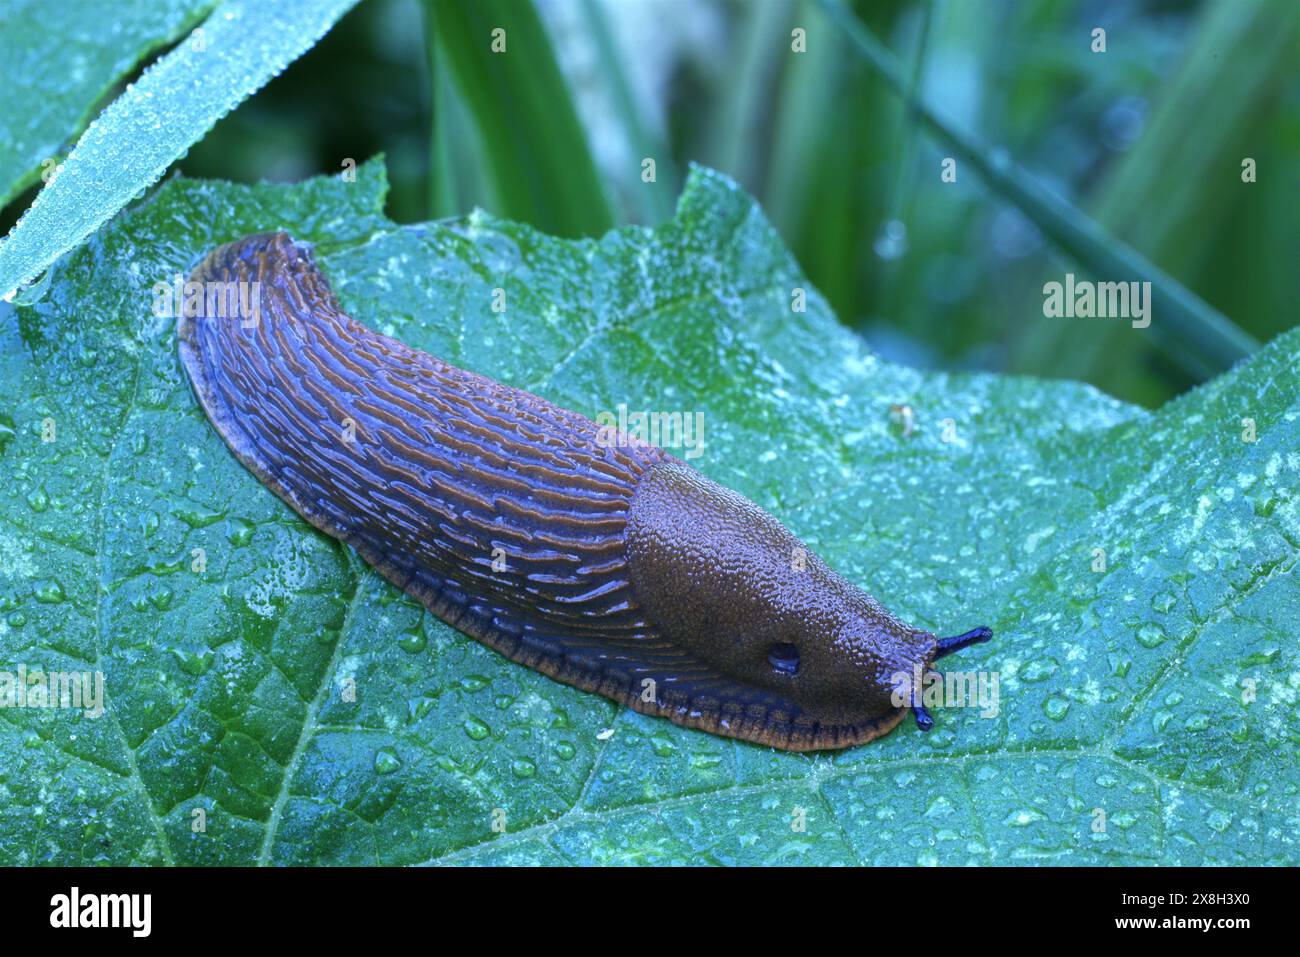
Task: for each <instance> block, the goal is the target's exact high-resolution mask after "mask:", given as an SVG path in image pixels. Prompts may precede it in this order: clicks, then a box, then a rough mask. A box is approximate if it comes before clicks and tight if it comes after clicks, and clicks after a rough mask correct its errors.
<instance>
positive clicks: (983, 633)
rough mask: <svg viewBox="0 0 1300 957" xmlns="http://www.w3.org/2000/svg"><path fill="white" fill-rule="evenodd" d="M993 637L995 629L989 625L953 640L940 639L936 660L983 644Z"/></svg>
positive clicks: (954, 637) (955, 637) (957, 636)
mask: <svg viewBox="0 0 1300 957" xmlns="http://www.w3.org/2000/svg"><path fill="white" fill-rule="evenodd" d="M992 637H993V629H992V628H990V627H989V626H988V625H981V626H980V627H978V628H976V629H975V630H974V631H968V632H966V634H964V635H954V636H953V637H951V638H940V639H939V650H938V651H936V652H935V655H934V657H935V659H936V660H937V659H939V658H942V657H943V656H944V655H950V654H952V653H953V652H954V651H961V650H962V649H963V648H969V647H970V646H971V645H978V644H982V643H983V642H986V641H988V640H989V639H990V638H992Z"/></svg>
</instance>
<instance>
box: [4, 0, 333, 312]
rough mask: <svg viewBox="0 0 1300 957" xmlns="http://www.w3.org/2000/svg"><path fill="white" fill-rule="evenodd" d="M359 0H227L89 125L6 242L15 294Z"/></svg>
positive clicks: (7, 281) (9, 291) (8, 284)
mask: <svg viewBox="0 0 1300 957" xmlns="http://www.w3.org/2000/svg"><path fill="white" fill-rule="evenodd" d="M355 3H356V0H283V2H280V3H274V4H267V3H259V2H257V0H230V2H228V3H225V4H223V5H222V6H220V7H218V8H217V9H216V10H215V11H214V12H213V14H212V15H211V16H210V17H209V18H208V19H207V20H206V21H205V22H204V24H203V34H202V44H201V47H200V45H199V44H198V43H197V42H193V41H192V42H187V43H184V44H182V45H181V46H179V47H177V48H176V49H175V50H173V51H172V52H171V53H169V54H167V55H166V56H165V57H163V58H162V59H161V60H159V61H158V62H157V63H156V64H155V65H154V66H152V67H151V68H150V69H148V70H146V71H145V73H144V75H143V76H141V77H140V80H139V81H138V82H136V83H134V84H132V85H131V86H130V87H129V88H128V89H127V90H126V91H125V92H124V93H123V94H122V95H121V96H119V97H118V98H117V99H116V100H114V101H113V102H112V103H111V104H109V106H108V107H107V108H106V109H105V110H104V112H103V113H102V114H101V115H100V116H99V117H98V118H97V119H96V120H95V121H94V122H93V123H91V125H90V126H89V127H88V128H87V129H86V132H85V133H84V134H83V135H82V137H81V139H80V140H79V141H78V143H77V145H76V147H75V148H74V149H73V151H72V153H71V154H70V155H69V156H68V158H67V160H65V161H64V164H63V170H62V172H60V173H59V174H58V175H57V176H55V177H54V178H53V179H52V180H51V181H50V182H49V183H48V185H46V187H45V188H44V189H43V190H42V191H41V192H40V193H39V194H37V197H36V201H35V202H34V203H33V204H32V207H31V209H29V210H28V211H27V213H26V214H25V215H24V216H23V218H22V219H20V220H19V221H18V224H17V225H16V226H15V227H14V228H13V230H12V231H11V232H10V234H9V236H8V237H7V238H6V239H5V241H4V242H3V244H0V292H2V293H3V298H5V299H9V298H11V297H12V296H13V294H14V292H16V291H17V289H18V287H19V286H21V285H23V284H24V283H26V282H29V281H30V280H32V279H34V278H36V277H37V276H38V275H39V274H40V273H41V272H42V271H43V270H45V269H47V268H48V267H49V266H50V264H51V263H53V262H54V261H55V260H56V259H58V257H59V256H61V255H62V254H63V253H65V252H67V251H68V250H69V249H72V248H73V247H75V246H76V245H78V244H79V243H80V242H82V241H83V240H84V239H86V238H87V237H88V236H90V235H91V234H92V233H93V232H94V231H95V230H96V229H97V228H99V226H101V225H102V224H103V223H104V222H106V221H107V220H108V219H109V218H110V217H111V216H112V215H113V214H114V213H116V212H117V211H118V210H119V209H121V208H122V207H123V206H125V205H126V204H127V203H129V202H131V200H132V199H134V198H136V197H138V196H140V195H142V194H143V192H144V190H145V189H147V188H148V187H149V186H151V185H152V184H153V183H154V182H156V181H157V179H158V178H159V177H160V176H162V174H163V173H164V172H166V170H167V167H168V166H170V165H171V164H172V162H173V161H174V160H176V159H177V157H179V156H180V155H181V154H183V153H184V152H185V150H186V149H188V148H189V147H190V146H191V145H193V144H194V143H195V142H196V141H197V140H198V139H199V138H200V137H201V136H203V134H204V133H206V132H207V131H208V130H209V129H210V128H211V127H212V125H213V124H214V123H215V122H216V121H217V120H218V119H220V118H221V117H222V116H224V115H225V114H226V113H228V112H230V110H232V109H233V108H234V107H235V106H236V105H238V104H239V102H240V101H241V100H243V99H244V98H245V97H247V96H248V95H249V94H251V93H252V92H253V91H255V90H257V89H259V88H260V87H261V86H262V85H263V84H265V83H266V82H267V81H268V80H270V79H271V78H272V77H273V76H275V75H276V74H277V73H279V72H280V71H281V70H283V69H284V67H285V66H287V65H288V64H289V63H291V62H293V60H295V59H296V58H297V57H299V56H300V55H301V54H303V53H304V52H306V51H307V50H308V49H310V48H311V46H312V45H313V44H314V43H315V42H316V41H317V40H318V39H320V37H321V36H323V35H324V34H325V32H326V31H327V30H329V28H330V27H331V26H333V25H334V23H335V21H337V20H338V18H339V17H341V16H342V15H343V14H344V13H346V12H347V11H348V10H349V9H350V8H351V7H352V6H353V5H354V4H355Z"/></svg>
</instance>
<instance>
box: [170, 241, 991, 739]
mask: <svg viewBox="0 0 1300 957" xmlns="http://www.w3.org/2000/svg"><path fill="white" fill-rule="evenodd" d="M191 280H192V281H196V282H199V283H202V284H203V286H202V288H204V289H206V290H209V291H211V290H214V289H215V290H218V295H205V296H204V297H203V299H204V302H203V303H202V304H198V303H194V304H192V305H191V307H190V308H187V309H185V310H183V313H184V314H183V315H182V316H181V317H180V319H179V322H178V327H177V330H178V343H179V352H180V359H181V363H182V365H183V366H184V368H185V370H186V372H187V373H188V376H189V379H190V382H191V384H192V385H193V388H194V392H195V394H196V395H197V397H198V400H199V403H200V404H201V405H202V407H203V409H204V411H205V412H206V414H207V417H208V418H209V420H210V421H211V422H212V425H213V426H214V427H215V428H216V430H217V432H218V433H220V435H221V437H222V439H224V440H225V442H226V444H227V445H228V446H229V447H230V449H231V451H233V452H234V454H235V455H236V457H238V459H239V460H240V462H242V463H243V464H244V465H245V466H246V467H247V468H248V469H249V470H251V471H252V472H253V474H254V475H256V476H257V477H258V478H259V479H260V480H261V481H262V482H263V483H265V484H266V485H267V486H268V487H269V488H271V489H272V490H273V491H274V492H275V493H276V495H278V496H279V497H280V498H281V499H283V500H284V501H285V502H286V503H287V504H288V505H289V506H290V507H291V508H292V509H293V510H294V511H295V512H297V513H298V514H299V515H301V516H302V517H303V518H304V519H305V520H306V521H308V522H310V523H311V524H312V525H314V526H315V527H316V528H318V529H320V530H322V531H323V532H325V533H326V534H328V535H331V536H333V537H335V538H338V539H340V540H342V541H344V542H346V543H347V544H348V545H350V546H352V548H354V549H355V550H356V551H357V552H358V553H359V554H360V555H361V557H362V558H363V559H365V561H367V562H368V563H370V564H371V565H372V566H374V567H375V568H376V569H377V570H378V571H379V573H380V574H381V575H383V577H384V578H386V579H387V580H388V581H390V582H392V584H394V585H395V586H397V587H398V588H400V589H402V590H404V591H405V592H406V593H407V594H409V595H411V596H412V597H413V598H415V599H416V600H417V601H419V602H420V603H421V604H422V605H424V607H426V608H427V609H429V611H431V612H432V613H433V614H435V615H437V616H438V617H439V618H441V619H442V620H443V621H445V622H447V623H448V624H449V625H451V626H453V627H455V628H458V629H460V630H461V631H463V632H465V633H466V634H468V635H471V636H472V637H474V638H476V639H478V640H479V641H482V642H483V643H484V644H486V645H488V646H489V647H491V648H493V649H495V650H496V651H498V652H500V653H501V654H502V655H505V656H506V657H507V658H510V659H511V660H513V661H517V662H519V663H521V664H524V665H527V666H528V667H530V668H535V669H536V670H538V671H540V672H542V673H543V674H546V675H548V676H550V677H551V678H553V679H555V680H556V681H560V682H563V683H565V684H568V685H573V686H574V687H577V688H581V689H584V690H587V691H592V692H596V693H598V694H601V695H604V696H605V697H607V698H611V699H613V700H614V701H616V702H619V703H620V704H624V705H627V706H628V707H630V708H634V709H635V710H637V711H640V712H643V713H645V714H650V715H658V716H661V717H664V718H667V719H668V720H670V721H673V722H675V723H677V724H680V725H684V726H686V727H690V728H700V729H703V730H705V731H709V732H712V733H714V734H719V735H726V736H729V737H733V738H740V739H743V740H746V741H752V742H756V743H759V744H764V745H770V746H772V747H775V748H782V749H786V750H794V751H812V750H825V749H836V748H844V747H848V746H850V745H855V744H860V743H862V742H866V741H870V740H872V739H874V738H876V737H879V736H880V735H882V734H885V733H886V732H888V731H890V730H892V729H893V728H894V727H895V726H896V725H897V724H898V723H899V721H901V720H902V718H903V716H904V714H905V713H906V711H907V709H908V708H909V707H910V708H911V710H912V712H913V713H914V714H915V717H916V721H917V724H918V725H919V726H920V727H921V728H922V729H923V730H929V729H930V727H932V726H933V719H932V718H931V716H930V715H929V714H928V713H927V711H926V709H925V707H924V705H923V703H922V702H921V701H920V700H918V697H919V696H918V695H916V694H912V693H911V692H910V691H906V690H904V689H903V686H902V685H900V681H901V680H902V677H903V676H906V678H907V679H908V680H907V685H908V686H909V687H910V685H911V684H912V682H911V678H912V676H913V674H914V668H916V669H917V670H916V671H915V673H916V674H925V675H927V676H928V675H929V674H930V668H931V666H932V665H933V663H934V661H935V660H936V659H937V658H941V657H943V656H944V655H946V654H949V653H950V652H953V651H956V650H958V649H960V648H964V647H966V646H968V645H971V644H974V643H975V642H981V641H987V640H988V639H989V638H990V637H991V636H992V632H991V631H990V629H988V628H987V627H983V628H977V629H975V630H974V631H970V632H967V633H966V634H963V635H958V636H956V637H952V638H937V637H935V636H934V635H932V634H930V633H929V632H926V631H923V630H921V629H919V628H913V627H911V626H909V625H906V624H904V623H903V622H901V621H900V620H898V619H897V618H895V617H894V616H893V615H892V614H890V613H889V611H887V610H886V609H885V608H884V607H883V606H882V605H881V604H880V603H878V602H877V601H876V600H875V599H873V598H872V597H871V596H869V595H867V594H866V593H865V592H863V591H861V590H860V589H858V588H857V587H855V586H854V585H852V584H851V583H849V582H848V581H847V580H845V579H844V578H842V577H840V576H839V575H838V574H836V573H835V572H834V571H832V570H831V569H830V568H829V567H828V566H827V565H826V564H825V563H824V562H823V561H822V560H821V559H820V558H818V557H817V556H816V555H814V554H812V553H811V552H810V551H809V550H808V549H806V548H805V547H804V546H803V545H802V544H801V543H800V541H799V540H798V539H797V538H796V537H795V536H794V535H793V534H791V533H790V532H789V531H788V530H787V529H786V528H785V526H783V525H782V524H781V523H780V522H778V521H777V520H776V519H775V518H773V517H772V516H771V515H769V514H768V513H767V512H765V511H763V510H762V509H761V508H759V507H758V506H757V505H755V504H754V503H752V502H750V501H749V500H748V499H746V498H744V497H742V496H740V495H738V494H736V493H735V492H733V491H731V490H729V489H726V488H724V487H722V486H720V485H718V484H716V483H714V482H712V481H710V480H709V479H707V478H705V477H704V476H703V475H702V474H700V473H699V472H697V471H695V470H694V469H693V468H691V467H690V466H688V465H687V464H685V463H684V462H682V461H679V460H678V459H676V458H674V457H672V456H671V455H669V454H667V453H666V452H664V451H662V450H661V449H658V448H656V447H654V446H652V445H649V444H648V443H644V442H640V441H633V440H631V439H629V438H627V437H620V438H621V439H622V440H621V441H614V442H611V441H610V440H609V436H608V433H605V434H603V435H602V433H601V429H600V427H599V426H597V425H596V423H594V422H592V421H591V420H590V419H587V418H585V417H584V416H581V415H578V414H576V413H574V412H569V411H566V410H564V409H561V408H558V407H557V406H555V405H553V404H551V403H550V402H548V401H546V400H545V399H542V398H539V397H538V396H535V395H532V394H531V393H528V392H524V391H522V390H519V389H513V388H510V387H509V386H505V385H502V384H501V383H498V382H495V381H493V380H492V379H488V378H486V377H484V376H481V375H477V374H475V373H473V372H468V371H466V370H464V369H459V368H456V367H455V366H452V365H449V364H448V363H446V362H443V361H442V360H441V359H438V358H436V357H434V356H432V355H429V354H427V353H424V352H420V351H418V350H415V349H411V348H408V347H407V346H405V345H403V344H402V343H400V342H398V341H396V340H395V339H391V338H389V337H387V336H383V335H380V334H378V333H376V332H373V331H371V330H370V329H367V328H366V327H365V326H363V325H362V324H360V323H359V322H357V321H356V320H354V319H352V318H351V317H349V316H348V315H346V314H345V313H344V312H343V311H342V310H341V309H340V307H339V304H338V301H337V300H336V299H335V296H334V293H333V291H332V290H331V288H330V285H329V282H328V281H327V280H326V278H325V277H324V276H323V275H322V274H321V272H320V270H319V269H318V268H317V266H316V264H315V261H314V258H313V255H312V253H311V251H310V250H309V249H308V248H307V247H305V246H302V245H298V244H296V243H294V241H293V240H292V239H290V237H289V236H288V235H287V234H285V233H274V234H266V235H256V236H249V237H247V238H245V239H241V240H238V241H236V242H233V243H229V244H227V245H224V246H221V247H219V248H217V249H216V250H214V251H213V252H211V253H210V254H209V255H208V256H207V257H206V258H205V259H204V260H203V261H202V263H200V264H199V266H198V267H197V268H196V269H195V271H194V272H193V274H192V276H191ZM252 284H257V285H252ZM248 289H254V290H257V291H258V296H257V299H256V303H257V308H256V309H255V310H252V313H253V314H252V315H243V314H242V313H241V310H240V309H239V308H238V303H237V302H234V300H235V299H236V298H237V297H238V296H239V294H240V293H239V291H240V290H243V291H244V295H245V297H246V298H245V300H244V310H243V311H244V312H245V313H246V312H249V311H250V310H249V309H248V305H247V290H248ZM900 691H901V693H903V694H904V695H905V696H904V697H901V698H900V697H898V694H896V692H900Z"/></svg>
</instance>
